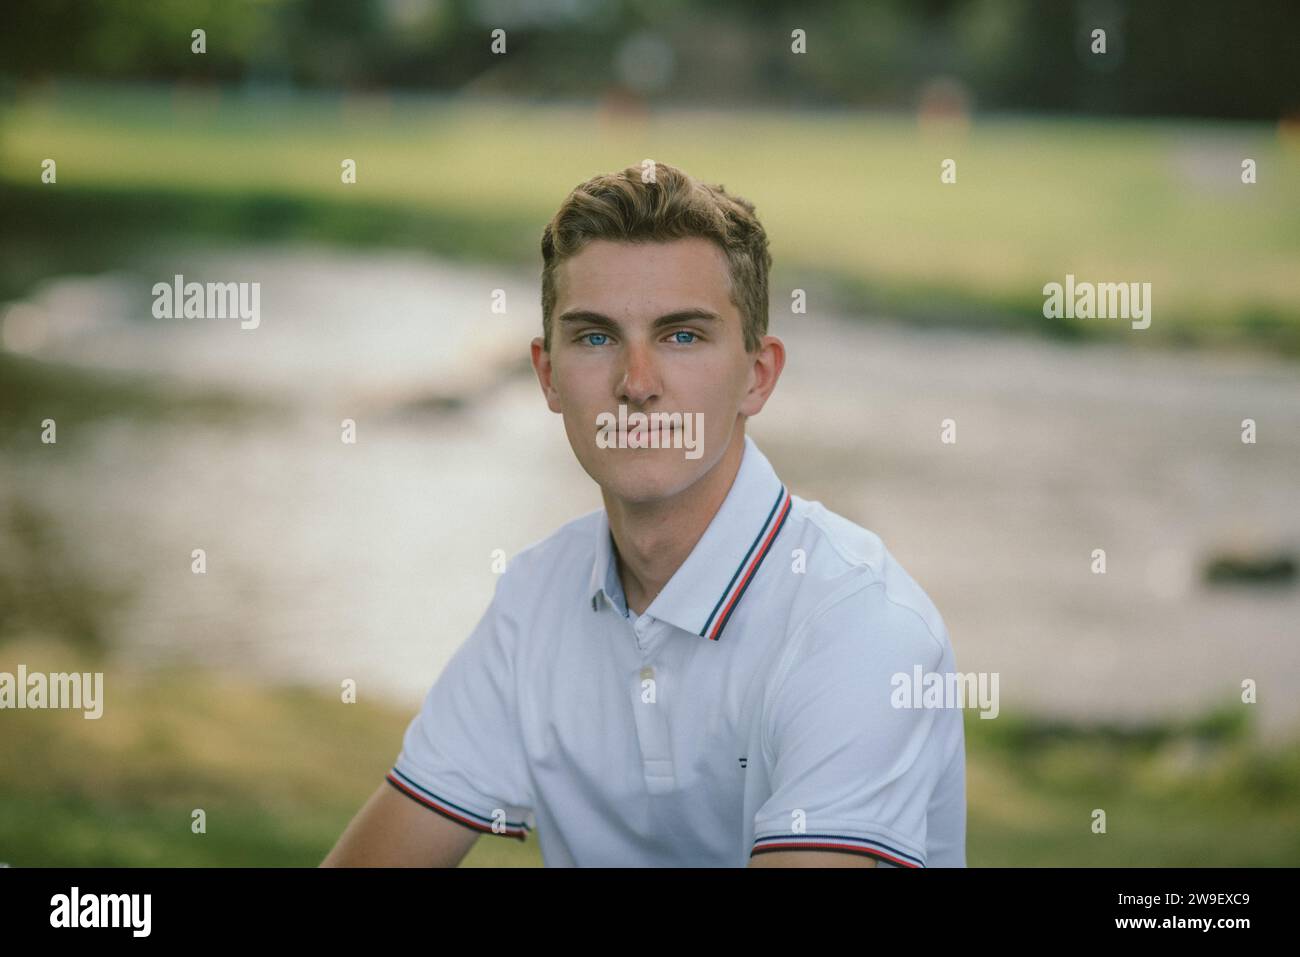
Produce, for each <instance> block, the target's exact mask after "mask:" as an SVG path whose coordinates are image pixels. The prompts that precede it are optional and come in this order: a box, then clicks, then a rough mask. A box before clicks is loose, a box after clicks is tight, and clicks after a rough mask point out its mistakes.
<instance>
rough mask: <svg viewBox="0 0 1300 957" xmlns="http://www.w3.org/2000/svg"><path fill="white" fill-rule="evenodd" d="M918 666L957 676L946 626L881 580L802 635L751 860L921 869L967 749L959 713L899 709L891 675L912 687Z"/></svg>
mask: <svg viewBox="0 0 1300 957" xmlns="http://www.w3.org/2000/svg"><path fill="white" fill-rule="evenodd" d="M932 626H933V630H932ZM936 630H937V634H936V633H935V631H936ZM917 666H919V667H920V669H921V671H922V672H923V673H930V672H942V671H945V670H946V671H949V672H950V671H952V668H953V658H952V648H951V645H950V644H949V642H948V636H947V631H946V629H945V628H944V626H943V622H942V619H941V618H939V617H938V614H937V612H934V613H933V617H932V618H931V621H930V624H927V621H926V619H925V618H923V617H922V616H921V615H920V614H919V613H918V612H917V611H916V610H914V609H913V608H911V607H908V606H906V605H903V604H899V603H897V602H895V601H893V600H891V598H890V597H889V595H888V593H887V592H886V590H885V587H884V585H883V583H881V582H875V583H873V584H871V585H868V586H866V587H864V588H862V589H859V590H857V591H855V592H853V593H852V594H851V595H849V596H848V597H847V598H845V599H842V600H840V601H838V602H837V603H836V604H834V605H833V606H832V607H831V608H830V609H828V610H827V611H826V612H824V613H822V614H820V615H819V616H817V617H816V618H815V619H814V621H813V622H812V623H811V624H810V625H809V626H808V628H807V630H806V632H805V633H804V635H803V637H802V639H801V640H800V639H796V645H795V650H794V653H793V655H792V657H791V659H790V662H789V664H788V665H787V667H786V669H785V672H784V676H783V677H779V678H778V681H779V683H778V684H777V685H776V690H775V691H774V693H773V694H772V697H771V700H770V704H769V711H768V714H767V716H766V725H765V727H766V732H767V739H766V746H765V751H766V752H767V753H766V755H765V757H766V759H767V761H768V766H769V768H771V775H770V784H771V795H770V797H769V798H768V799H767V801H766V802H764V803H763V804H762V806H761V807H760V808H759V810H758V812H757V813H756V814H755V817H754V845H753V847H752V848H751V854H758V853H763V852H768V851H787V850H818V851H834V852H843V853H850V854H865V855H868V856H871V857H874V858H876V859H877V861H878V862H880V863H883V864H887V865H892V866H897V867H925V866H926V814H927V808H928V806H929V804H930V799H931V795H932V794H933V792H934V790H935V787H936V785H937V783H938V780H939V777H940V775H941V773H942V770H943V769H944V768H945V767H947V766H948V764H949V759H950V758H951V753H952V748H953V747H954V746H961V741H960V739H959V738H955V737H954V728H956V730H958V731H960V729H961V721H962V712H961V710H960V709H959V708H958V709H952V708H950V709H946V710H945V709H942V708H924V707H896V706H895V705H896V704H897V703H898V702H899V701H901V700H902V699H901V696H900V695H899V694H898V693H897V692H896V689H897V688H898V687H899V686H900V683H901V680H900V679H899V678H896V677H895V676H906V679H907V684H908V687H909V689H910V688H911V686H912V682H913V675H914V669H915V668H916V667H917ZM954 722H956V724H955V725H954ZM954 742H955V744H954Z"/></svg>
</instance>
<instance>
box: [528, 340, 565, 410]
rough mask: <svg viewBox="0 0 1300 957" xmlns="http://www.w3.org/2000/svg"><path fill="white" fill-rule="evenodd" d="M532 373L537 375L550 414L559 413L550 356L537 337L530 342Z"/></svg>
mask: <svg viewBox="0 0 1300 957" xmlns="http://www.w3.org/2000/svg"><path fill="white" fill-rule="evenodd" d="M531 349H532V357H533V371H534V372H536V373H537V381H538V383H540V384H541V387H542V395H544V396H546V405H547V407H548V408H549V409H550V410H551V411H552V412H559V411H560V396H559V394H558V393H557V392H556V391H555V386H554V385H553V376H554V375H555V369H554V367H553V366H552V365H551V354H550V353H549V352H547V351H546V348H545V347H544V346H543V345H542V337H541V336H538V337H537V338H536V339H534V340H533V341H532V346H531Z"/></svg>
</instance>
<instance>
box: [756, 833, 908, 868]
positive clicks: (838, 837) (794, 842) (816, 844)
mask: <svg viewBox="0 0 1300 957" xmlns="http://www.w3.org/2000/svg"><path fill="white" fill-rule="evenodd" d="M770 851H830V852H835V853H841V854H864V855H866V856H868V857H874V858H876V859H878V860H882V861H886V862H888V863H890V864H894V865H896V866H898V867H925V859H924V858H922V857H919V856H917V855H916V854H912V853H909V852H907V851H904V850H901V849H900V848H898V847H895V846H893V845H892V844H886V843H884V842H883V841H878V840H875V839H874V838H866V837H850V836H848V835H846V834H772V835H769V836H767V837H760V838H756V839H755V841H754V846H753V848H752V849H751V850H750V856H751V857H752V856H754V855H755V854H763V853H767V852H770Z"/></svg>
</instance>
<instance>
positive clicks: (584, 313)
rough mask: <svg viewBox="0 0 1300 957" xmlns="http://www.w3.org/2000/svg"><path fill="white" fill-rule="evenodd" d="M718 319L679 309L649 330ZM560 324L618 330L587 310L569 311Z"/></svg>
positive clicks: (714, 315) (614, 323)
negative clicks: (681, 323)
mask: <svg viewBox="0 0 1300 957" xmlns="http://www.w3.org/2000/svg"><path fill="white" fill-rule="evenodd" d="M720 319H721V317H720V316H719V315H718V314H717V313H716V312H710V311H709V310H708V309H679V310H677V311H676V312H670V313H667V314H665V315H662V316H660V317H659V318H658V319H656V320H655V321H654V322H653V323H652V324H651V328H652V329H661V328H663V327H664V326H675V325H677V324H678V323H679V322H718V321H719V320H720ZM560 322H561V323H567V324H570V325H579V324H581V325H588V326H602V327H604V328H606V329H617V328H619V324H618V322H617V321H616V320H614V319H611V318H610V317H609V316H606V315H602V314H601V313H599V312H592V311H590V310H588V309H570V310H569V311H568V312H566V313H564V315H562V316H560Z"/></svg>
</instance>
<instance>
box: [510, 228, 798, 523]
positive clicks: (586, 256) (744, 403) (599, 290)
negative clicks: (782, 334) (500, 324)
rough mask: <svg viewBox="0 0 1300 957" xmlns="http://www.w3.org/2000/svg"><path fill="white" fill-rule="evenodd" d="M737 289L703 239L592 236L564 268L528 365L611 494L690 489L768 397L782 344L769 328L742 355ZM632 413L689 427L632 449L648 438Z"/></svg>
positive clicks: (642, 497) (656, 494) (641, 497)
mask: <svg viewBox="0 0 1300 957" xmlns="http://www.w3.org/2000/svg"><path fill="white" fill-rule="evenodd" d="M730 292H731V280H730V273H729V269H728V265H727V259H726V256H725V254H724V253H723V252H722V250H721V249H719V248H718V247H717V246H716V245H714V244H713V243H712V242H710V241H708V240H706V239H700V238H696V237H691V238H688V239H678V240H673V241H671V242H665V243H626V242H614V241H608V240H594V241H592V242H590V243H588V244H587V246H585V247H584V248H583V249H582V251H581V252H579V253H578V254H577V255H576V256H574V257H572V258H571V259H568V260H566V261H565V262H564V263H562V264H561V265H560V266H559V268H558V269H557V271H556V303H555V311H554V313H553V315H552V326H551V348H550V351H549V352H547V351H546V350H544V349H543V348H542V340H541V338H538V339H535V340H533V345H532V355H533V366H534V368H535V369H536V371H537V376H538V380H539V381H540V382H541V385H542V391H543V393H544V394H545V396H546V402H547V405H548V406H550V409H551V411H552V412H558V413H559V414H560V415H562V416H563V417H564V429H565V432H566V433H567V434H568V437H569V444H570V445H571V446H572V447H573V452H574V454H575V455H576V456H577V458H578V461H579V462H580V463H581V464H582V467H583V468H584V469H585V470H586V471H587V474H588V475H590V476H591V477H592V479H593V480H595V482H596V483H597V484H599V485H600V486H601V488H602V490H603V491H604V492H605V493H606V495H612V496H614V497H616V498H618V499H621V500H622V501H624V502H626V503H629V504H631V503H648V502H653V501H655V500H659V499H666V498H671V497H672V496H674V495H676V494H678V493H680V492H682V491H684V490H686V489H688V488H689V487H690V486H691V485H692V484H694V483H695V482H697V481H698V480H699V479H700V478H701V477H702V476H704V475H705V474H707V473H708V471H709V470H710V469H712V468H713V467H714V466H715V465H716V464H717V462H718V460H719V459H720V458H721V457H722V455H723V453H724V452H725V451H726V449H727V446H728V444H729V443H730V442H731V441H732V439H733V436H735V435H736V432H737V429H738V427H739V424H740V422H741V417H742V416H750V415H755V414H757V413H758V412H759V411H760V410H761V409H762V407H763V405H764V403H765V402H766V401H767V396H768V395H769V394H770V393H771V390H772V387H773V386H775V384H776V377H777V375H779V374H780V366H781V363H782V362H783V357H784V353H783V352H782V349H781V344H780V341H779V340H777V339H776V338H775V337H774V336H767V337H765V338H764V339H763V346H762V348H761V349H760V351H759V352H758V353H747V352H746V351H745V344H744V333H743V329H742V325H741V317H740V312H739V310H738V309H737V308H736V307H735V305H733V304H732V302H731V301H730ZM620 405H623V406H625V407H626V416H627V417H628V418H629V419H630V422H629V427H628V429H627V430H626V431H624V430H623V429H622V428H621V422H620V421H619V406H620ZM637 412H640V413H647V414H648V413H653V412H665V413H681V422H682V424H681V425H680V426H676V427H670V428H668V429H667V430H665V431H662V432H660V434H659V438H660V441H659V444H660V446H661V447H660V448H635V447H631V446H634V445H637V444H639V443H640V442H641V440H642V439H643V438H644V437H645V433H644V432H642V431H640V430H636V429H634V428H633V427H632V426H633V425H634V424H635V423H636V417H635V416H633V413H637ZM688 417H689V420H690V421H689V422H688V421H687V419H688ZM611 422H612V423H613V428H612V429H610V427H609V426H610V424H611ZM688 444H690V445H693V446H694V447H695V449H697V450H698V451H693V450H692V449H690V448H687V445H688ZM606 446H612V447H606Z"/></svg>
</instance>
